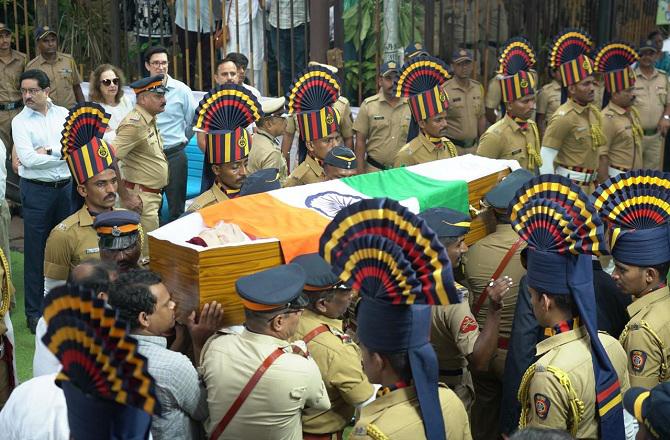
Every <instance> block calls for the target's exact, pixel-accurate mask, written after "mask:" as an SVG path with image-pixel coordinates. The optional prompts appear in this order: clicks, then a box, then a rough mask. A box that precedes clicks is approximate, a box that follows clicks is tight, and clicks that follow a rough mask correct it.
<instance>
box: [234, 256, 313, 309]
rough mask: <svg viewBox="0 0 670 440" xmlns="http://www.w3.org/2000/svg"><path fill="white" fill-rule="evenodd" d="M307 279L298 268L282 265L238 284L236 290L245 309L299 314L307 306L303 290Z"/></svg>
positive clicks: (301, 269) (243, 279)
mask: <svg viewBox="0 0 670 440" xmlns="http://www.w3.org/2000/svg"><path fill="white" fill-rule="evenodd" d="M306 279H307V275H306V274H305V271H304V270H303V268H302V267H301V266H299V265H297V264H293V263H290V264H282V265H281V266H276V267H272V268H270V269H265V270H262V271H260V272H256V273H254V274H251V275H246V276H243V277H240V278H239V279H238V280H237V281H235V289H236V290H237V294H238V295H239V296H240V298H241V300H242V305H243V306H244V308H245V309H249V310H253V311H255V312H278V311H281V310H300V309H304V308H305V307H306V306H307V304H308V301H307V298H305V297H304V295H303V292H302V289H303V287H304V286H305V280H306Z"/></svg>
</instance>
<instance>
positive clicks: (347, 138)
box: [281, 61, 354, 164]
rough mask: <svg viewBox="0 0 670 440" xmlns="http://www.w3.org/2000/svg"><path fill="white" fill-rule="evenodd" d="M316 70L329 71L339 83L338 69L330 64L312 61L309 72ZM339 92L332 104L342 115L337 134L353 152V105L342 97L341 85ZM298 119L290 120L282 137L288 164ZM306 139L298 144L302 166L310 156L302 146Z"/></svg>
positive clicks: (299, 160) (332, 77)
mask: <svg viewBox="0 0 670 440" xmlns="http://www.w3.org/2000/svg"><path fill="white" fill-rule="evenodd" d="M310 67H311V68H316V69H320V70H321V71H324V69H325V71H327V72H329V73H330V78H331V79H332V80H335V81H339V80H338V79H337V77H335V75H336V74H337V72H338V69H337V67H335V66H331V65H330V64H321V63H317V62H315V61H310V62H309V65H308V70H309V68H310ZM294 84H296V83H294ZM337 89H338V92H337V95H338V97H337V100H336V101H335V102H334V103H333V104H331V105H332V107H333V108H334V109H335V110H337V112H338V113H339V114H340V126H339V128H338V129H337V132H338V133H339V135H340V137H341V139H340V140H339V143H340V144H344V145H345V146H347V147H349V148H351V149H352V150H353V149H354V128H353V127H354V118H353V116H352V115H351V105H350V104H349V100H348V99H347V98H346V97H344V96H342V95H340V90H339V85H338V86H337ZM290 90H291V92H292V91H293V87H291V89H290ZM296 121H297V119H296V118H295V117H291V118H289V119H288V123H287V124H286V129H285V130H284V135H283V136H282V144H281V150H282V154H283V155H284V158H285V159H286V163H289V162H290V159H291V158H290V153H291V146H292V145H293V138H294V137H295V131H296V124H298V123H297V122H296ZM303 141H304V139H302V138H300V139H299V142H298V163H299V164H301V163H302V162H303V161H304V160H305V159H306V158H307V156H309V152H308V151H307V150H305V148H304V146H303V145H302V143H303Z"/></svg>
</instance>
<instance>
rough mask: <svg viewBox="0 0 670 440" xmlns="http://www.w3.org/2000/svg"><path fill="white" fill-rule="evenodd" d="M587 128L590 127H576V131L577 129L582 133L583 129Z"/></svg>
mask: <svg viewBox="0 0 670 440" xmlns="http://www.w3.org/2000/svg"><path fill="white" fill-rule="evenodd" d="M587 128H588V127H577V128H575V131H577V132H578V133H581V132H582V131H584V130H586V129H587Z"/></svg>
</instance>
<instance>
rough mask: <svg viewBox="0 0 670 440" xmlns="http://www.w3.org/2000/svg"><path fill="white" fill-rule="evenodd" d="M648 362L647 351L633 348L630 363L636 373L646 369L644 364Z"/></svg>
mask: <svg viewBox="0 0 670 440" xmlns="http://www.w3.org/2000/svg"><path fill="white" fill-rule="evenodd" d="M646 362H647V353H645V352H644V351H642V350H631V352H630V365H631V366H632V367H633V371H635V372H636V373H641V372H642V370H644V364H645V363H646Z"/></svg>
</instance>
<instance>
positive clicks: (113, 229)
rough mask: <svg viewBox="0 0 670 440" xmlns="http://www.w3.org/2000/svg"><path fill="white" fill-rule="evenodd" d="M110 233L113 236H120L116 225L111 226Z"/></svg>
mask: <svg viewBox="0 0 670 440" xmlns="http://www.w3.org/2000/svg"><path fill="white" fill-rule="evenodd" d="M112 235H113V236H114V237H120V236H121V230H120V229H119V227H118V226H113V227H112Z"/></svg>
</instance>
